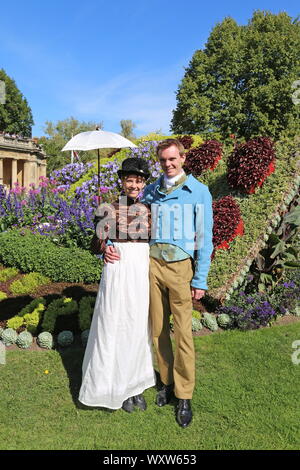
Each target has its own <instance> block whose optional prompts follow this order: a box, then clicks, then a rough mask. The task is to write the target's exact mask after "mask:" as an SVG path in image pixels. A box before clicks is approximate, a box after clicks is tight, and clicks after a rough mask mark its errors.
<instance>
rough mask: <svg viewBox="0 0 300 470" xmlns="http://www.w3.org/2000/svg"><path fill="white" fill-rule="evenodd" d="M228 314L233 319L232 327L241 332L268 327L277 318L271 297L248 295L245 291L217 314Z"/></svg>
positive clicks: (218, 310)
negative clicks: (270, 300)
mask: <svg viewBox="0 0 300 470" xmlns="http://www.w3.org/2000/svg"><path fill="white" fill-rule="evenodd" d="M224 313H225V314H227V315H229V316H230V317H231V319H232V322H233V323H232V326H233V327H235V328H239V329H241V330H253V329H256V328H259V327H260V326H267V325H268V324H269V323H270V322H271V321H272V320H275V318H276V311H275V310H274V308H273V307H272V305H271V304H270V302H269V297H268V296H267V295H266V294H263V293H262V292H258V293H254V294H251V295H246V294H245V292H244V291H241V292H239V295H238V297H237V298H235V299H234V300H233V299H232V300H231V301H228V302H226V303H225V305H224V306H222V307H219V308H218V309H217V314H219V315H221V314H224Z"/></svg>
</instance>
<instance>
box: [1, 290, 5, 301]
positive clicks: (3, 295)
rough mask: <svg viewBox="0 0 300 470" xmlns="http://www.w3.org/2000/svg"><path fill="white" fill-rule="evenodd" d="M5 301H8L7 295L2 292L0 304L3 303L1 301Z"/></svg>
mask: <svg viewBox="0 0 300 470" xmlns="http://www.w3.org/2000/svg"><path fill="white" fill-rule="evenodd" d="M4 299H7V294H6V293H5V292H2V291H1V290H0V302H1V300H4Z"/></svg>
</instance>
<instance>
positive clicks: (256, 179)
mask: <svg viewBox="0 0 300 470" xmlns="http://www.w3.org/2000/svg"><path fill="white" fill-rule="evenodd" d="M274 170H275V150H274V143H273V142H272V140H271V139H270V138H268V137H257V138H255V139H251V140H249V141H248V142H246V143H244V144H240V145H237V146H236V147H235V149H234V151H233V152H232V154H231V155H230V157H229V159H228V164H227V181H228V184H229V186H230V187H231V188H234V189H238V190H240V191H243V192H245V193H247V194H252V193H254V192H255V189H256V188H257V187H258V186H261V185H262V184H263V182H264V181H265V179H266V178H267V176H269V175H270V174H271V173H273V171H274Z"/></svg>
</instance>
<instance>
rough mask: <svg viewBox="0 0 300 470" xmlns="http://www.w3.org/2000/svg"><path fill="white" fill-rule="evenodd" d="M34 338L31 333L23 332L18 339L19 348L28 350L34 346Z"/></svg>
mask: <svg viewBox="0 0 300 470" xmlns="http://www.w3.org/2000/svg"><path fill="white" fill-rule="evenodd" d="M32 342H33V337H32V334H31V333H30V332H29V331H26V330H25V331H22V332H21V333H20V334H19V336H18V338H17V341H16V343H17V345H18V346H19V348H22V349H27V348H29V347H30V346H31V345H32Z"/></svg>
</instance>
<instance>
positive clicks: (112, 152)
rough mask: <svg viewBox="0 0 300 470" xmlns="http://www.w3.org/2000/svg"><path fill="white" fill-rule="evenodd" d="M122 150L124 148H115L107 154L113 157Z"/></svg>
mask: <svg viewBox="0 0 300 470" xmlns="http://www.w3.org/2000/svg"><path fill="white" fill-rule="evenodd" d="M120 150H122V149H114V150H112V151H111V152H109V154H108V155H107V158H111V157H113V156H114V155H115V154H116V153H118V152H120Z"/></svg>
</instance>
